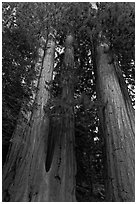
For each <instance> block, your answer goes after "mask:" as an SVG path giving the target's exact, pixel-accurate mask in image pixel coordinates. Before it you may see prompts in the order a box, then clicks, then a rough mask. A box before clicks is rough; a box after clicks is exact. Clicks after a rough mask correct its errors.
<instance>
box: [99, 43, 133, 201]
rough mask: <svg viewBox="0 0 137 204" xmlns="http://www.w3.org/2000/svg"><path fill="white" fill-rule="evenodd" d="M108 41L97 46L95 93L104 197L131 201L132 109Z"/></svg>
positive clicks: (108, 199) (112, 199) (109, 199)
mask: <svg viewBox="0 0 137 204" xmlns="http://www.w3.org/2000/svg"><path fill="white" fill-rule="evenodd" d="M107 48H108V47H107V45H105V44H101V45H99V46H98V47H97V53H96V54H97V56H96V65H97V96H98V100H99V101H100V103H101V109H100V110H101V111H100V121H101V124H102V129H103V130H104V135H105V144H106V157H107V169H108V172H107V173H108V178H107V189H106V191H107V201H113V202H125V201H127V202H131V201H132V202H134V201H135V200H134V199H135V197H134V196H135V194H134V182H135V180H134V179H135V177H134V175H135V172H134V168H135V167H134V165H135V163H134V153H135V152H134V136H135V130H134V126H135V121H134V109H133V107H132V104H131V100H130V98H129V95H128V91H127V87H126V84H125V82H124V79H123V76H122V73H121V70H120V68H119V67H118V65H117V64H116V63H115V62H113V60H112V56H111V55H110V53H109V51H108V50H107Z"/></svg>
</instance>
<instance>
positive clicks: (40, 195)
mask: <svg viewBox="0 0 137 204" xmlns="http://www.w3.org/2000/svg"><path fill="white" fill-rule="evenodd" d="M54 50H55V42H54V38H53V35H52V34H51V33H50V34H49V36H48V42H47V46H46V50H45V55H44V60H43V67H42V68H41V73H40V79H39V82H38V91H37V95H36V100H35V104H34V106H33V112H32V116H31V119H30V121H29V124H28V125H27V128H26V129H25V131H24V132H23V134H21V133H20V134H19V133H18V131H17V132H16V134H15V135H14V138H13V140H12V145H11V149H10V153H9V156H8V159H7V162H6V163H5V166H4V168H3V201H9V202H32V201H36V202H38V201H46V198H47V180H46V177H47V175H46V171H45V165H44V164H45V157H46V154H45V152H46V150H45V144H46V142H47V135H48V119H47V117H46V116H45V114H44V106H45V104H46V103H47V100H48V98H49V91H48V90H47V88H46V87H45V84H46V83H47V82H50V81H51V79H52V72H53V65H54ZM42 52H44V51H42ZM45 82H46V83H45Z"/></svg>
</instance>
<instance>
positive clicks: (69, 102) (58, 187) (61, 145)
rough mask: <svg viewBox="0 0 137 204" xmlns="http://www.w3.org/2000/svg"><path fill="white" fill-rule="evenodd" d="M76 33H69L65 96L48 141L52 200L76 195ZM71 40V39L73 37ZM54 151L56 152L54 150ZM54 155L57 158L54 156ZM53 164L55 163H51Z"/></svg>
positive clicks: (65, 67)
mask: <svg viewBox="0 0 137 204" xmlns="http://www.w3.org/2000/svg"><path fill="white" fill-rule="evenodd" d="M69 38H72V36H67V39H66V50H65V58H64V64H63V66H62V97H61V100H60V106H61V108H60V110H59V107H57V108H58V110H57V112H56V115H57V116H56V117H53V118H52V122H53V123H54V124H52V125H53V128H54V129H53V131H51V135H49V136H50V138H49V142H48V153H47V158H46V160H47V161H46V169H47V171H48V172H47V177H48V182H47V185H48V192H47V194H48V201H51V202H72V201H76V198H75V175H76V164H75V155H74V113H73V78H72V77H73V66H74V65H73V64H74V56H73V47H72V39H71V40H70V39H69ZM69 40H70V41H69ZM53 151H54V152H53ZM52 157H53V159H52ZM50 165H51V166H50Z"/></svg>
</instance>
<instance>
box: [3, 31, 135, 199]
mask: <svg viewBox="0 0 137 204" xmlns="http://www.w3.org/2000/svg"><path fill="white" fill-rule="evenodd" d="M73 40H74V39H73V35H72V34H69V35H68V36H67V37H66V43H65V46H66V48H65V55H64V63H63V65H62V79H63V80H62V95H61V104H62V105H61V111H60V112H59V113H55V114H56V117H55V116H54V115H53V116H51V117H50V121H49V118H48V117H47V114H46V113H45V112H44V107H45V106H46V104H47V102H48V100H49V98H50V94H49V90H48V89H47V88H46V84H47V83H49V82H50V81H51V80H52V73H53V68H54V52H55V39H54V34H53V33H50V34H49V35H48V39H47V44H46V50H45V55H44V60H43V66H42V69H41V75H40V79H39V82H38V91H37V95H36V100H35V104H34V108H33V112H32V116H31V119H30V121H29V123H28V124H27V125H25V131H23V134H19V132H20V131H22V130H21V129H20V128H19V129H18V128H17V131H16V133H15V134H14V138H13V140H12V145H11V149H10V153H9V156H8V158H7V161H6V163H5V166H4V168H3V201H10V202H20V201H22V202H28V201H31V202H32V201H35V202H38V201H39V202H42V201H45V202H48V201H52V202H57V201H58V202H61V201H62V202H63V201H64V202H72V201H76V198H75V186H76V184H75V175H76V161H75V153H74V143H75V141H74V110H73V108H74V107H73V95H74V90H73V89H74V87H73V81H74V80H73V68H74V50H73ZM105 46H106V45H105V44H104V45H103V44H99V45H98V46H96V56H95V58H96V68H97V70H96V73H97V74H96V78H97V97H98V100H99V101H100V104H101V106H100V110H99V113H100V115H99V116H100V121H101V125H102V130H103V134H104V138H105V147H106V157H107V162H106V163H107V182H106V189H107V190H106V192H107V196H106V198H107V200H108V201H121V202H122V201H134V109H133V107H132V104H131V101H130V98H129V96H128V91H127V89H126V84H125V83H124V80H123V76H122V74H121V71H120V69H119V67H118V66H117V65H116V64H115V63H113V62H110V54H109V52H104V48H105ZM57 114H58V116H57ZM53 129H54V130H53Z"/></svg>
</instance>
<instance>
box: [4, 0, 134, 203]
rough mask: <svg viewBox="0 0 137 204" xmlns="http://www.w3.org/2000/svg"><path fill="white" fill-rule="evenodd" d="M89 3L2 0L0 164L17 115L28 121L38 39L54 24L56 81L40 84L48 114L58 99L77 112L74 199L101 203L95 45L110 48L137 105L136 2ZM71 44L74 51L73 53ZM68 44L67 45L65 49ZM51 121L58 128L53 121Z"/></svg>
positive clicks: (102, 143) (103, 153)
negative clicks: (0, 128) (43, 87)
mask: <svg viewBox="0 0 137 204" xmlns="http://www.w3.org/2000/svg"><path fill="white" fill-rule="evenodd" d="M94 5H95V6H94ZM94 5H93V4H92V3H90V2H81V3H78V2H66V3H64V2H60V3H59V2H54V3H50V2H46V3H44V2H42V3H41V2H40V3H38V2H34V3H32V2H31V3H27V2H24V3H23V2H21V3H17V2H14V3H12V2H10V3H8V2H5V3H3V6H2V15H3V19H2V26H3V27H2V28H3V29H2V46H3V50H2V83H3V89H2V91H3V97H2V100H3V103H2V110H3V115H2V118H3V164H4V163H5V165H6V156H7V152H8V148H9V145H10V143H11V141H10V139H11V137H12V135H13V132H14V131H15V130H16V125H17V123H18V122H19V119H20V118H23V120H25V119H26V116H23V113H25V114H28V113H29V112H32V111H33V107H34V98H35V95H37V91H38V90H37V83H38V81H39V78H40V73H41V66H36V64H37V62H38V60H39V56H40V54H39V48H40V47H41V46H43V41H44V42H45V43H47V40H48V35H49V30H50V29H51V28H52V29H54V31H56V37H55V41H56V47H55V59H54V70H53V79H52V82H51V83H50V84H48V82H45V84H46V86H47V87H48V89H49V92H50V100H49V101H48V105H47V107H48V111H47V110H46V112H48V115H50V114H51V112H52V111H53V112H54V109H57V108H59V107H60V106H62V103H64V104H66V107H67V103H68V104H69V105H70V104H71V105H70V107H71V111H72V109H73V111H72V112H71V111H70V112H71V114H72V115H73V114H74V118H73V121H75V122H74V132H75V155H76V163H77V173H76V186H75V191H76V199H77V201H105V199H106V197H107V196H106V194H107V193H106V191H107V190H106V189H107V188H106V187H105V185H106V183H105V180H106V168H108V167H107V166H106V162H105V161H106V157H107V155H106V143H105V137H104V131H102V130H101V128H100V127H101V121H102V118H101V116H100V107H101V104H100V101H99V100H98V96H97V94H98V93H97V83H98V82H97V66H98V61H99V60H98V58H96V57H97V51H96V47H97V45H99V43H100V44H102V46H104V45H106V46H105V49H106V50H105V52H106V53H107V52H108V49H109V58H110V59H109V61H108V64H109V65H110V66H111V64H115V63H116V64H118V66H119V67H120V71H121V73H122V79H123V78H124V81H125V82H126V85H123V87H122V88H123V89H126V90H128V94H129V95H130V98H131V101H132V105H133V106H134V104H135V92H134V91H135V5H134V3H132V2H131V3H129V2H121V3H119V2H115V3H111V2H107V3H104V2H101V3H96V4H94ZM69 34H70V36H73V38H74V39H73V42H71V40H72V39H71V38H70V39H69V38H67V40H66V36H69ZM71 46H72V47H73V49H74V50H73V52H74V53H73V54H74V56H72V53H71V52H70V47H71ZM67 47H68V50H69V51H66V48H67ZM72 47H71V49H72ZM66 52H68V53H69V54H66ZM45 55H46V51H45ZM73 57H74V62H73V65H72V64H71V65H72V66H70V67H71V69H72V68H73V70H71V73H69V71H68V70H67V68H64V67H67V65H66V64H67V62H68V64H69V63H70V62H72V61H73V60H72V59H73ZM64 61H65V63H66V64H64ZM116 66H117V65H116ZM66 73H67V74H66ZM117 74H119V72H118V71H117ZM72 75H73V77H72V78H73V79H72V78H71V77H70V76H72ZM67 76H68V78H67ZM120 76H121V75H120ZM65 80H66V81H67V82H65ZM120 80H121V78H120ZM120 82H121V81H120ZM65 83H67V85H66V87H67V88H65V85H64V84H65ZM72 84H73V85H72ZM122 84H123V83H122ZM70 90H71V94H70V96H71V97H70V98H71V100H69V99H68V98H67V97H68V95H69V94H68V95H67V94H66V95H65V97H66V99H65V102H62V101H63V96H64V93H68V92H69V91H70ZM125 92H126V91H125ZM125 92H124V93H125ZM69 93H70V92H69ZM72 95H73V96H72ZM63 106H64V105H63ZM47 107H46V109H47ZM66 107H65V106H64V109H65V108H66ZM51 110H52V111H51ZM65 110H66V109H65ZM59 115H60V113H58V115H57V117H59ZM65 118H67V119H66V120H68V118H69V117H68V116H67V115H66V117H65ZM56 119H57V118H56ZM21 120H22V119H21ZM69 120H70V119H69ZM69 120H68V121H69ZM57 121H58V120H57ZM70 121H71V120H70ZM69 124H70V126H71V123H69ZM51 126H52V128H54V129H55V130H56V128H57V130H58V127H57V125H56V123H55V124H54V122H53V124H52V125H51ZM70 126H69V125H68V126H67V127H70ZM52 131H53V130H51V132H52ZM63 131H64V132H65V131H66V130H63ZM72 132H73V131H72ZM72 132H71V133H70V132H69V133H68V132H67V131H66V133H65V134H68V135H71V134H74V133H72ZM52 134H53V133H52ZM54 134H55V132H54ZM52 136H53V135H52ZM64 146H65V142H64ZM56 153H57V150H55V154H56ZM49 154H50V153H49ZM52 154H53V152H52ZM52 156H53V155H52ZM133 157H134V155H133ZM47 162H49V163H50V162H52V161H48V160H47ZM53 162H54V163H55V161H53ZM72 163H73V162H72ZM50 165H51V164H50ZM50 165H49V167H48V170H49V169H50ZM62 168H63V167H62ZM50 185H51V184H50ZM122 199H123V198H122ZM129 201H131V200H129Z"/></svg>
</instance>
